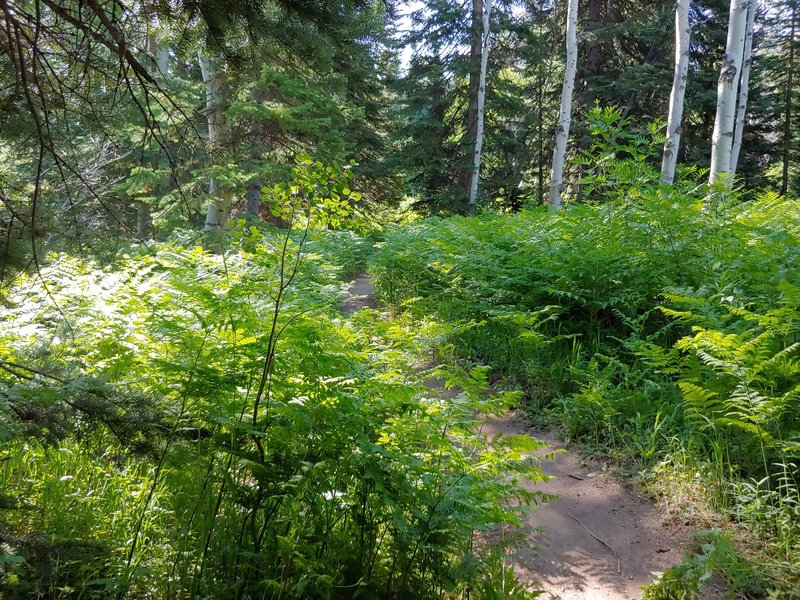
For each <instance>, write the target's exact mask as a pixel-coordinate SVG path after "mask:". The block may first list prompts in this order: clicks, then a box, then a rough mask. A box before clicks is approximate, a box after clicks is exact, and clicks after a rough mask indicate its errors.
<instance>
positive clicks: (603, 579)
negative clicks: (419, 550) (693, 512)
mask: <svg viewBox="0 0 800 600" xmlns="http://www.w3.org/2000/svg"><path fill="white" fill-rule="evenodd" d="M350 283H351V287H350V297H349V298H348V299H347V300H346V301H345V302H344V303H343V305H342V312H343V313H345V314H348V313H350V312H353V311H356V310H360V309H362V308H374V307H375V306H376V301H375V297H374V294H373V292H374V289H373V287H372V284H371V283H370V281H369V279H368V277H367V276H366V275H364V274H359V275H357V276H355V277H353V278H352V279H351V280H350ZM426 386H427V387H428V388H430V389H431V390H432V391H435V392H436V393H438V394H441V395H453V394H455V393H457V392H455V391H454V390H445V389H444V387H443V382H442V381H440V380H436V379H430V380H428V381H427V382H426ZM486 429H487V432H488V433H489V434H494V433H504V434H513V435H518V434H524V433H527V434H528V435H532V436H533V437H535V438H536V439H538V440H540V441H543V442H545V443H546V444H547V446H546V447H544V448H542V449H541V450H540V451H539V454H540V455H541V456H540V458H541V466H542V469H543V470H544V471H545V472H546V473H547V474H548V475H550V476H552V479H551V480H549V481H547V482H544V483H539V484H533V483H530V484H526V487H528V489H530V490H538V491H542V492H545V493H547V494H552V495H553V496H555V498H554V499H552V500H550V501H549V502H547V503H546V504H544V505H542V506H539V507H537V508H536V509H535V510H533V511H532V512H531V513H530V515H529V516H528V518H527V521H526V524H525V530H524V531H523V532H522V534H523V539H524V542H523V543H522V544H521V545H520V546H519V547H518V548H517V550H516V551H515V553H514V555H513V557H512V559H513V561H514V569H515V571H516V573H517V577H518V578H519V580H520V581H521V582H523V583H526V584H531V585H532V586H533V587H534V588H535V589H541V590H543V591H544V593H543V594H542V596H540V597H541V598H543V599H544V600H634V599H638V598H641V596H642V589H641V586H643V585H646V584H647V583H650V582H651V580H652V577H651V573H653V572H659V571H664V570H665V569H667V568H669V567H671V566H672V565H674V564H676V563H678V562H680V560H681V558H682V555H683V548H684V547H685V546H687V545H688V544H689V543H690V538H691V532H692V529H691V528H690V527H688V526H686V525H683V524H681V523H676V522H675V521H674V518H673V519H672V520H668V519H665V517H664V515H662V514H660V513H659V510H658V507H657V506H656V504H655V503H654V502H653V501H652V500H650V499H648V498H647V497H645V496H644V495H643V494H642V493H641V492H639V491H638V490H637V489H636V487H635V486H634V485H630V484H623V483H622V482H620V481H619V480H618V479H617V478H616V477H614V476H613V474H612V473H611V472H610V471H609V470H608V465H607V464H606V463H605V462H604V461H602V460H599V459H595V458H592V457H586V456H581V455H580V454H579V452H578V451H576V450H575V449H570V448H565V446H564V444H563V443H562V442H560V441H559V440H558V439H557V437H556V436H555V435H554V434H553V433H552V432H549V431H543V430H534V429H531V428H530V427H528V426H527V425H526V423H525V420H524V418H523V417H522V416H521V415H515V414H509V415H508V417H507V418H505V419H502V420H496V421H489V422H487V423H486Z"/></svg>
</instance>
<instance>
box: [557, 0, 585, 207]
mask: <svg viewBox="0 0 800 600" xmlns="http://www.w3.org/2000/svg"><path fill="white" fill-rule="evenodd" d="M577 25H578V0H569V5H568V8H567V36H566V37H567V41H566V47H567V48H566V49H567V63H566V69H565V71H564V84H563V86H562V88H561V108H560V110H559V117H558V128H557V129H556V139H555V145H554V148H553V164H552V167H551V169H550V205H551V206H552V207H553V208H555V209H560V208H561V193H562V192H563V190H564V160H565V158H566V155H567V139H568V138H569V125H570V120H571V118H572V91H573V90H574V88H575V73H576V71H577V69H578V36H577V32H576V29H577Z"/></svg>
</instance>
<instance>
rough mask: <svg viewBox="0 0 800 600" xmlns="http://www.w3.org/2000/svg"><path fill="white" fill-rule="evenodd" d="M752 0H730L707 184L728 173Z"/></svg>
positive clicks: (726, 175) (729, 170)
mask: <svg viewBox="0 0 800 600" xmlns="http://www.w3.org/2000/svg"><path fill="white" fill-rule="evenodd" d="M750 4H752V1H751V0H744V1H742V0H731V7H730V21H729V23H728V40H727V43H726V45H725V56H724V57H723V59H722V67H721V68H720V74H719V83H718V84H717V114H716V117H715V119H714V134H713V136H712V138H711V172H710V175H709V183H715V182H717V181H719V180H720V179H721V178H723V177H728V176H729V175H730V173H731V147H732V146H733V133H734V126H735V120H736V92H737V89H738V84H739V78H740V77H741V72H742V56H743V54H744V38H745V31H746V29H747V11H748V8H749V6H750Z"/></svg>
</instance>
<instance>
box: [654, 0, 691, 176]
mask: <svg viewBox="0 0 800 600" xmlns="http://www.w3.org/2000/svg"><path fill="white" fill-rule="evenodd" d="M689 31H690V30H689V0H678V2H677V4H676V5H675V75H674V77H673V79H672V92H671V93H670V96H669V117H668V120H667V139H666V141H665V142H664V154H663V156H662V158H661V180H662V181H663V182H665V183H672V182H673V180H674V179H675V165H676V164H677V162H678V148H679V147H680V143H681V122H682V120H683V99H684V96H685V95H686V79H687V77H688V73H689Z"/></svg>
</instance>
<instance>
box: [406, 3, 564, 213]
mask: <svg viewBox="0 0 800 600" xmlns="http://www.w3.org/2000/svg"><path fill="white" fill-rule="evenodd" d="M471 8H472V5H471V3H459V4H455V5H454V4H453V3H449V2H432V3H429V4H428V5H427V6H426V8H425V9H422V10H420V11H417V12H416V13H414V14H413V15H412V21H413V27H412V31H411V32H410V33H407V34H406V35H405V36H404V37H403V38H402V39H401V40H400V43H401V44H404V45H406V46H411V47H413V50H414V51H413V54H412V56H411V59H410V62H409V65H408V70H407V72H406V73H405V74H404V75H403V76H402V77H400V78H399V79H398V80H397V81H396V83H395V90H396V93H397V95H398V102H399V104H398V107H397V109H396V110H397V119H396V120H397V122H398V123H399V127H398V135H397V137H396V147H395V152H394V154H393V156H392V160H393V165H394V166H395V167H396V168H397V169H398V170H401V171H402V172H403V173H404V174H405V177H406V181H407V183H408V187H409V192H410V194H411V195H412V196H413V197H414V198H415V199H416V200H417V206H418V207H419V208H422V209H423V210H427V211H432V212H440V213H461V212H465V211H466V210H467V208H468V207H467V191H468V190H467V184H468V179H469V178H468V177H466V176H465V174H468V172H469V166H470V164H471V161H472V151H473V144H474V139H473V137H472V136H471V135H470V133H469V131H468V127H467V120H468V109H469V73H470V61H469V42H470V33H471ZM551 14H552V6H551V3H549V2H547V1H540V2H535V3H520V2H493V3H492V16H491V50H490V52H489V64H488V69H487V90H486V115H485V119H486V120H485V123H486V129H485V133H484V135H485V137H484V146H483V153H482V161H481V183H480V190H481V192H480V198H479V203H480V204H482V205H493V206H496V207H498V208H501V209H518V208H520V207H521V206H522V205H523V204H525V203H528V202H536V201H537V200H538V198H539V190H540V188H541V185H542V184H541V182H542V180H543V177H539V174H540V172H541V173H542V174H543V173H544V172H546V170H547V167H546V164H545V162H546V161H547V160H549V150H546V147H547V146H549V144H550V141H549V140H550V138H551V137H552V122H553V115H554V114H555V111H557V108H554V106H556V105H557V97H556V95H557V93H558V92H557V88H558V85H559V83H560V82H559V81H558V62H557V61H556V60H554V56H553V52H552V45H553V41H554V38H555V37H556V36H555V35H554V29H553V27H552V23H553V21H552V19H551V18H550V16H551ZM540 166H541V169H540Z"/></svg>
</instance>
